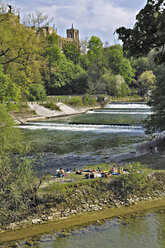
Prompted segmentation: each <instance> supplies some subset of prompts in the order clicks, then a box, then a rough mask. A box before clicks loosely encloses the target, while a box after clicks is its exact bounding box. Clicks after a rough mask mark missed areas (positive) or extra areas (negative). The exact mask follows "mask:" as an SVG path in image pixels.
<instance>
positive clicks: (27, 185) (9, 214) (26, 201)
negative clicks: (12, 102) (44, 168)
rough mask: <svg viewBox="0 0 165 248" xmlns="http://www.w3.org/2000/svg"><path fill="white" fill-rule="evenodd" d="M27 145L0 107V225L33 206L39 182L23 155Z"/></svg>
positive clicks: (32, 164)
mask: <svg viewBox="0 0 165 248" xmlns="http://www.w3.org/2000/svg"><path fill="white" fill-rule="evenodd" d="M28 150H29V148H28V145H26V144H25V142H23V138H22V136H21V133H20V131H19V129H17V128H14V123H13V120H12V118H11V117H10V116H9V115H8V114H7V111H6V108H5V107H4V105H2V104H1V105H0V203H1V204H0V223H1V225H2V226H3V225H5V224H7V223H9V222H12V221H14V220H16V219H18V217H19V216H20V215H21V214H23V213H24V212H25V211H27V210H29V209H30V208H31V206H32V205H35V204H36V202H37V196H36V192H37V188H38V186H39V180H38V179H37V178H36V176H35V174H34V171H33V166H34V161H31V160H28V159H27V158H26V156H25V154H26V153H27V152H28Z"/></svg>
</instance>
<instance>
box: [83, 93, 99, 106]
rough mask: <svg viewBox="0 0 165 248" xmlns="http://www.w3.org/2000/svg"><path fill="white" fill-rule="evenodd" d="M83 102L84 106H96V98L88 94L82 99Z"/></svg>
mask: <svg viewBox="0 0 165 248" xmlns="http://www.w3.org/2000/svg"><path fill="white" fill-rule="evenodd" d="M82 101H83V104H84V105H87V106H94V105H96V98H95V97H94V96H93V97H92V96H89V95H88V94H85V95H84V96H83V97H82Z"/></svg>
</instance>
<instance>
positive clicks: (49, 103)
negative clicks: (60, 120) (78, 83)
mask: <svg viewBox="0 0 165 248" xmlns="http://www.w3.org/2000/svg"><path fill="white" fill-rule="evenodd" d="M40 105H42V106H43V107H45V108H48V109H50V110H56V111H61V109H60V108H59V106H57V104H56V103H55V102H54V101H53V100H51V101H47V102H45V103H41V104H40Z"/></svg>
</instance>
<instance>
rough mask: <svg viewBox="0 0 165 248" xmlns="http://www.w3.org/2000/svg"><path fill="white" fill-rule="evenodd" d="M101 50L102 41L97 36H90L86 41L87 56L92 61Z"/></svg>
mask: <svg viewBox="0 0 165 248" xmlns="http://www.w3.org/2000/svg"><path fill="white" fill-rule="evenodd" d="M102 51H103V43H102V41H101V39H100V38H99V37H97V36H92V37H91V38H90V40H89V41H88V58H89V60H90V61H91V62H92V61H94V60H95V59H96V57H98V56H99V55H100V54H101V53H102Z"/></svg>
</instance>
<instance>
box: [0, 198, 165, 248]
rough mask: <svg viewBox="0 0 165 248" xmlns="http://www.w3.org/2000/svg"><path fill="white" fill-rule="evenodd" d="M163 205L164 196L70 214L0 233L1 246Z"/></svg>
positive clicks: (100, 222)
mask: <svg viewBox="0 0 165 248" xmlns="http://www.w3.org/2000/svg"><path fill="white" fill-rule="evenodd" d="M162 207H163V208H164V207H165V198H163V199H155V200H150V201H148V202H142V203H138V204H136V205H132V206H130V207H121V208H113V209H104V210H102V211H99V212H90V213H83V214H79V215H77V216H75V215H74V216H71V217H68V218H64V219H61V220H56V221H49V223H46V224H42V225H33V226H31V227H28V228H24V229H20V230H15V231H9V232H4V233H0V245H1V248H9V247H19V246H17V245H16V244H18V243H17V242H15V241H18V240H23V239H28V240H29V241H28V242H27V243H28V244H29V246H32V245H33V244H35V243H37V241H38V240H39V239H40V236H41V235H43V234H46V233H49V234H50V233H57V234H58V235H60V236H66V235H67V233H69V232H70V231H71V230H73V229H74V230H75V229H78V228H79V227H82V226H87V225H89V224H99V225H100V224H103V223H104V221H106V220H107V219H110V218H116V217H117V218H119V219H123V218H127V217H128V216H130V215H131V217H134V216H136V215H139V214H142V213H144V212H148V211H150V210H153V209H155V208H156V209H159V208H160V209H161V208H162Z"/></svg>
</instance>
